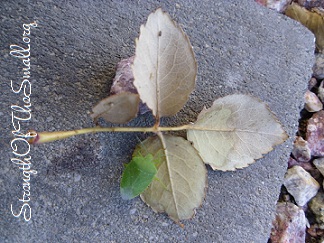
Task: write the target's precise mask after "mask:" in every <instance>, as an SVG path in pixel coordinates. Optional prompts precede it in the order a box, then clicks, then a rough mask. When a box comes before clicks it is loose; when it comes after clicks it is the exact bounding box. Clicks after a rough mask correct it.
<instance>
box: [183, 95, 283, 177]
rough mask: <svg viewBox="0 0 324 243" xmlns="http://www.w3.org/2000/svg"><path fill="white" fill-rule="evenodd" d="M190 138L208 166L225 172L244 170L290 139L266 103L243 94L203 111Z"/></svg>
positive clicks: (191, 130)
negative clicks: (274, 147) (275, 146)
mask: <svg viewBox="0 0 324 243" xmlns="http://www.w3.org/2000/svg"><path fill="white" fill-rule="evenodd" d="M187 136H188V140H189V141H192V142H193V146H194V147H195V148H196V149H197V150H198V151H199V154H200V156H201V158H202V159H203V161H204V162H205V163H207V164H210V165H211V167H212V168H213V169H214V170H216V169H217V170H223V171H227V170H235V169H238V168H244V167H246V166H248V165H249V164H251V163H253V162H254V160H255V159H259V158H261V157H262V154H265V153H268V152H269V151H271V150H272V149H273V146H274V145H277V144H280V143H283V142H284V141H285V140H286V139H287V135H286V133H285V132H284V130H283V129H282V128H281V125H280V123H279V122H278V121H277V120H276V118H275V117H274V115H273V114H272V113H271V112H270V110H269V109H268V108H267V106H266V105H265V104H264V103H262V102H261V101H259V100H257V99H255V98H253V97H250V96H248V95H239V94H236V95H229V96H226V97H224V98H220V99H217V100H216V101H215V102H214V103H213V105H212V106H211V107H210V108H209V109H207V110H203V111H202V112H201V113H200V114H199V116H198V119H197V122H196V123H195V124H194V125H192V127H191V129H190V128H189V129H188V131H187Z"/></svg>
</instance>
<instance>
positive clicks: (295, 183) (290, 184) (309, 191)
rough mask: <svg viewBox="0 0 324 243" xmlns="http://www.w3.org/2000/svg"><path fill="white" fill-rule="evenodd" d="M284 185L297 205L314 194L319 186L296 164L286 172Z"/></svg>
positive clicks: (302, 204)
mask: <svg viewBox="0 0 324 243" xmlns="http://www.w3.org/2000/svg"><path fill="white" fill-rule="evenodd" d="M284 186H285V187H286V188H287V191H288V192H289V193H290V194H291V195H292V196H293V197H294V199H295V201H296V203H297V204H298V206H304V205H305V204H306V203H307V202H308V201H309V200H310V199H312V198H313V197H314V196H315V195H316V193H317V191H318V189H319V188H320V185H319V184H318V182H317V181H316V180H315V179H314V178H313V177H312V176H311V175H310V174H309V173H308V172H307V171H306V170H304V169H303V168H302V167H301V166H298V165H295V166H293V167H292V168H290V169H289V170H288V171H287V172H286V175H285V179H284Z"/></svg>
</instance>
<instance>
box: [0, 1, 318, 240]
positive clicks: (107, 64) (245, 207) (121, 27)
mask: <svg viewBox="0 0 324 243" xmlns="http://www.w3.org/2000/svg"><path fill="white" fill-rule="evenodd" d="M19 2H20V3H18V1H2V5H1V9H0V16H1V30H0V31H1V37H0V43H1V57H2V58H1V81H2V82H1V104H0V106H1V111H0V112H1V114H0V115H1V117H0V119H1V124H2V127H1V170H0V175H1V176H0V181H1V190H0V200H1V208H0V217H1V220H0V231H1V234H0V242H10V243H12V242H34V243H35V242H260V243H264V242H266V241H267V239H268V235H269V233H270V227H271V220H272V218H273V216H274V214H273V212H274V210H275V204H276V200H277V197H278V195H279V191H280V186H281V184H282V179H283V175H284V173H285V170H286V167H287V165H286V161H287V159H288V156H289V154H290V151H291V145H292V140H293V138H294V134H295V132H296V130H297V124H298V117H299V111H300V109H301V108H302V106H303V93H304V91H305V90H306V86H307V82H308V79H309V77H310V75H311V66H312V63H313V45H314V37H313V36H312V34H311V33H310V32H308V31H307V30H306V29H305V28H304V27H302V26H301V25H300V24H298V23H296V22H294V21H292V20H290V19H288V18H286V17H284V16H282V15H280V14H277V13H276V12H274V11H269V10H267V9H265V8H263V7H262V6H259V5H257V4H256V3H254V1H252V0H251V1H238V0H237V1H216V2H214V1H201V0H195V1H188V2H187V1H183V0H179V1H177V2H174V1H166V2H165V1H161V2H159V1H152V0H151V1H130V0H129V1H64V0H62V1H45V0H42V1H37V3H32V2H31V1H24V3H21V2H22V1H19ZM159 6H162V7H163V9H164V10H166V11H168V12H169V13H170V15H171V16H173V18H174V19H176V20H177V21H178V23H179V24H180V26H182V27H183V28H184V30H185V32H186V33H187V34H188V36H189V38H190V40H191V43H192V45H193V47H194V51H195V54H196V58H197V61H198V66H199V73H198V77H197V89H196V91H195V92H194V93H193V94H192V95H191V98H190V101H189V102H188V103H187V105H186V106H185V108H184V110H183V111H181V112H180V114H179V115H178V116H176V117H173V118H168V119H164V121H163V123H164V124H171V125H172V124H173V125H174V124H182V123H186V122H188V121H194V120H195V117H196V116H197V113H198V112H199V111H200V110H201V109H202V107H203V106H204V105H210V104H211V103H212V101H213V100H214V99H215V98H217V97H220V96H224V95H227V94H232V93H247V94H252V95H254V96H257V97H259V98H261V99H262V100H263V101H265V102H267V103H268V104H269V106H270V108H271V109H272V110H273V111H274V112H275V114H276V115H277V116H278V118H279V119H280V121H281V122H282V123H283V125H284V128H285V129H286V131H287V132H288V134H289V135H290V137H291V138H290V139H289V140H288V141H287V142H286V143H285V144H283V145H281V146H278V147H276V149H275V150H274V151H272V152H271V153H269V154H268V155H266V156H265V157H264V158H263V159H260V160H258V161H257V162H256V163H255V164H253V165H251V166H250V167H248V168H246V169H244V170H239V171H236V172H226V173H223V172H213V171H211V170H209V173H208V179H209V188H208V193H207V196H206V200H205V202H204V204H203V206H202V207H201V208H199V209H198V210H197V214H196V217H195V218H194V219H192V220H188V221H185V222H183V223H184V224H185V227H184V228H183V229H182V228H180V227H179V226H178V225H176V224H174V223H173V222H172V221H171V220H170V219H168V217H167V216H166V215H164V214H155V213H153V212H152V211H151V209H149V208H148V207H147V206H146V205H145V204H144V203H142V202H141V201H140V199H139V198H136V199H135V200H132V201H123V200H122V199H121V197H120V195H119V180H120V175H121V171H122V167H123V163H125V162H127V161H128V159H129V158H130V156H131V153H132V150H133V149H134V146H135V144H136V143H137V142H138V141H139V140H142V139H144V138H145V136H146V135H143V134H140V133H137V134H135V133H134V134H121V133H119V134H94V135H88V136H80V137H75V138H71V139H67V140H65V141H58V142H54V143H51V144H45V145H39V146H34V147H32V148H31V150H30V152H29V153H28V156H30V157H31V164H32V168H31V169H33V170H36V171H37V174H36V175H35V174H32V175H31V180H30V195H31V196H30V202H29V205H30V207H31V210H32V218H31V220H30V221H28V222H26V221H25V220H24V218H23V216H22V215H21V216H20V217H17V218H15V217H13V215H12V213H11V208H10V205H11V204H12V205H13V210H14V212H15V213H19V211H20V208H21V207H22V205H23V204H22V202H19V201H18V199H19V198H22V195H23V188H22V185H23V178H24V176H23V174H22V170H20V169H19V167H18V165H16V164H14V163H11V162H10V161H11V160H10V159H12V158H15V156H14V154H13V149H12V148H11V146H10V143H11V141H12V140H13V139H14V137H13V136H12V135H11V131H12V130H13V126H12V124H11V112H12V109H11V105H13V104H17V105H19V104H20V105H23V103H22V102H23V101H22V99H23V97H24V95H23V92H20V93H19V94H15V93H13V92H12V90H11V87H10V80H13V82H14V87H15V89H18V88H19V86H20V83H21V82H22V76H23V74H22V68H23V67H24V66H23V63H22V60H21V59H19V58H15V57H13V56H11V55H9V51H10V49H9V45H10V44H16V45H21V46H25V44H24V43H23V39H22V36H23V24H24V23H25V24H28V23H31V22H34V21H37V23H38V27H37V28H33V29H32V30H31V36H30V43H31V48H30V49H31V50H30V52H31V56H32V58H31V64H32V65H31V70H30V72H31V77H30V79H29V81H30V82H31V84H32V91H31V93H32V94H31V96H30V102H31V104H32V106H31V109H32V112H31V114H32V118H31V119H30V120H29V121H24V122H21V130H22V131H24V132H26V131H27V129H30V128H33V129H36V130H37V131H45V130H50V131H54V130H67V129H74V128H81V127H89V126H93V124H92V121H91V119H90V116H89V111H90V110H91V107H92V106H93V105H94V104H96V103H97V102H98V101H99V100H100V99H102V98H104V97H105V96H106V95H107V93H108V90H109V88H110V85H111V81H112V78H113V76H114V67H115V64H116V63H117V62H118V61H119V60H121V59H122V58H125V57H128V56H130V55H133V54H134V39H135V37H137V36H138V32H139V27H140V24H142V23H144V22H145V20H146V17H147V16H148V14H149V13H150V12H151V11H153V10H155V9H156V8H157V7H159ZM25 84H26V83H25ZM27 88H28V87H27ZM27 92H28V90H27ZM20 113H21V112H20ZM22 114H26V113H22ZM22 114H20V115H22ZM151 124H152V118H151V116H150V114H146V115H145V116H142V117H139V118H137V119H136V120H134V121H133V122H131V124H130V125H132V126H148V125H151ZM106 125H107V124H106ZM18 146H19V148H20V149H25V150H27V149H28V148H27V147H25V148H23V146H26V144H24V143H23V141H20V144H19V145H18ZM21 153H22V152H21ZM25 157H27V155H26V156H25ZM25 157H23V158H25ZM16 162H17V161H16ZM26 175H27V174H26ZM25 189H26V188H25ZM24 209H27V206H25V207H24Z"/></svg>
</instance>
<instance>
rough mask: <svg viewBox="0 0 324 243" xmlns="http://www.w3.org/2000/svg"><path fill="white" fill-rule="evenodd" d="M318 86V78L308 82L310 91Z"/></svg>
mask: <svg viewBox="0 0 324 243" xmlns="http://www.w3.org/2000/svg"><path fill="white" fill-rule="evenodd" d="M316 85H317V80H316V78H311V79H310V80H309V81H308V89H309V90H311V89H312V88H314V87H315V86H316Z"/></svg>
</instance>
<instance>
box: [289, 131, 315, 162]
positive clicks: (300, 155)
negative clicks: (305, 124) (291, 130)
mask: <svg viewBox="0 0 324 243" xmlns="http://www.w3.org/2000/svg"><path fill="white" fill-rule="evenodd" d="M291 153H292V155H293V156H294V158H295V159H296V160H297V161H298V162H307V161H309V160H310V159H311V150H310V148H309V147H308V143H307V141H305V140H304V139H303V138H302V137H300V136H298V137H297V138H296V140H295V142H294V147H293V150H292V152H291Z"/></svg>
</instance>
